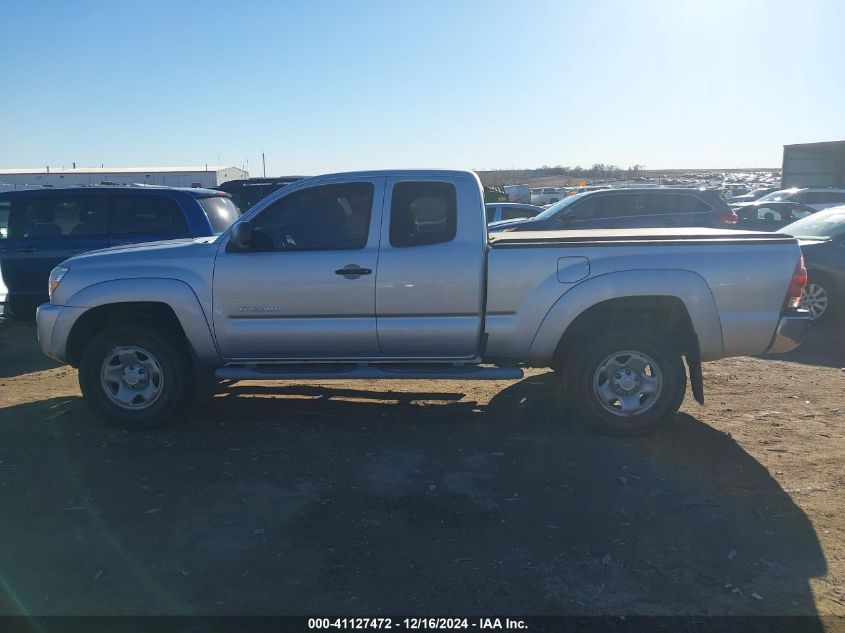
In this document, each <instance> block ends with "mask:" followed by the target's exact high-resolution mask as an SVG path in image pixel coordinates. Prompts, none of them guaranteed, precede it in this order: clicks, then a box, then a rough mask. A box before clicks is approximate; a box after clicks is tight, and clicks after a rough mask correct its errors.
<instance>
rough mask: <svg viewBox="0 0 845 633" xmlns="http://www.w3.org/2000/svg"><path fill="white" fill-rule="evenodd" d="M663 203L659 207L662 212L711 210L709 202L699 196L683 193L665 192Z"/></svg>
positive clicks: (704, 211) (701, 211)
mask: <svg viewBox="0 0 845 633" xmlns="http://www.w3.org/2000/svg"><path fill="white" fill-rule="evenodd" d="M660 197H661V198H664V200H663V204H662V205H661V206H660V207H659V208H661V209H662V213H707V212H708V211H710V210H711V207H710V205H709V204H707V203H706V202H704V200H702V199H701V198H699V197H698V196H690V195H683V194H675V193H670V194H664V195H662V196H660Z"/></svg>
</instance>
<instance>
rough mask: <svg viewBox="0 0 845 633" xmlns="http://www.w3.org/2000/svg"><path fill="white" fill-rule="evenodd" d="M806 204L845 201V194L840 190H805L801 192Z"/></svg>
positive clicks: (802, 199) (802, 200)
mask: <svg viewBox="0 0 845 633" xmlns="http://www.w3.org/2000/svg"><path fill="white" fill-rule="evenodd" d="M801 202H803V203H804V204H832V203H834V202H845V194H843V193H840V192H838V191H805V192H804V193H802V194H801Z"/></svg>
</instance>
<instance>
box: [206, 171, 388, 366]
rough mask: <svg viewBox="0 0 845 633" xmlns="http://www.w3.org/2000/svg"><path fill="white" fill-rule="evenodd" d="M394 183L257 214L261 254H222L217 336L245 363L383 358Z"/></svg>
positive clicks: (364, 182)
mask: <svg viewBox="0 0 845 633" xmlns="http://www.w3.org/2000/svg"><path fill="white" fill-rule="evenodd" d="M383 195H384V178H365V177H362V178H360V179H356V180H354V181H338V180H334V181H327V182H326V183H324V184H317V185H313V186H310V187H307V188H303V189H299V190H296V191H293V192H291V193H289V194H287V195H285V196H284V197H282V198H279V199H278V200H276V201H274V202H272V203H271V204H270V205H269V206H267V207H265V208H264V209H262V210H261V211H259V212H258V213H257V214H256V215H255V216H252V217H250V219H249V222H250V223H251V224H252V228H253V248H252V250H250V251H248V252H227V249H226V244H225V242H224V244H222V245H221V248H220V250H219V251H218V255H217V259H216V262H215V268H214V288H213V303H214V332H215V336H216V338H217V344H218V346H219V348H220V351H221V352H222V353H223V355H224V356H226V357H228V358H237V359H285V360H287V359H326V360H328V359H332V360H337V359H347V358H348V359H365V358H375V357H378V356H379V347H378V338H377V336H376V315H375V301H376V300H375V279H376V274H375V273H376V266H377V263H378V245H379V235H380V231H381V211H382V198H383Z"/></svg>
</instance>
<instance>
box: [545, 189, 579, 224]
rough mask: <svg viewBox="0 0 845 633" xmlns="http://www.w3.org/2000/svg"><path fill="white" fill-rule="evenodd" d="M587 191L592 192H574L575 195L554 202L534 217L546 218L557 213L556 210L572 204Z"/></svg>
mask: <svg viewBox="0 0 845 633" xmlns="http://www.w3.org/2000/svg"><path fill="white" fill-rule="evenodd" d="M588 193H592V192H591V191H584V192H582V193H576V194H575V195H572V196H569V197H567V198H564V199H563V200H561V201H560V202H555V203H554V204H553V205H552V206H550V207H549V208H548V209H546V210H545V211H543V212H542V213H540V214H539V215H537V216H536V218H535V219H537V220H548V219H549V218H551V217H554V216H555V215H557V213H558V211H560V210H561V209H565V208H566V207H568V206H569V205H571V204H573V203H574V202H577V201H578V200H580V199H581V198H583V197H584V196H586V195H587V194H588Z"/></svg>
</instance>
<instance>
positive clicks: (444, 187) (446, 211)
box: [390, 182, 458, 248]
mask: <svg viewBox="0 0 845 633" xmlns="http://www.w3.org/2000/svg"><path fill="white" fill-rule="evenodd" d="M457 230H458V195H457V193H456V191H455V186H454V185H453V184H452V183H448V182H400V183H397V184H396V185H395V186H394V187H393V200H392V202H391V203H390V245H391V246H393V247H397V248H404V247H408V246H425V245H428V244H439V243H441V242H449V241H451V240H453V239H455V235H456V234H457Z"/></svg>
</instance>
